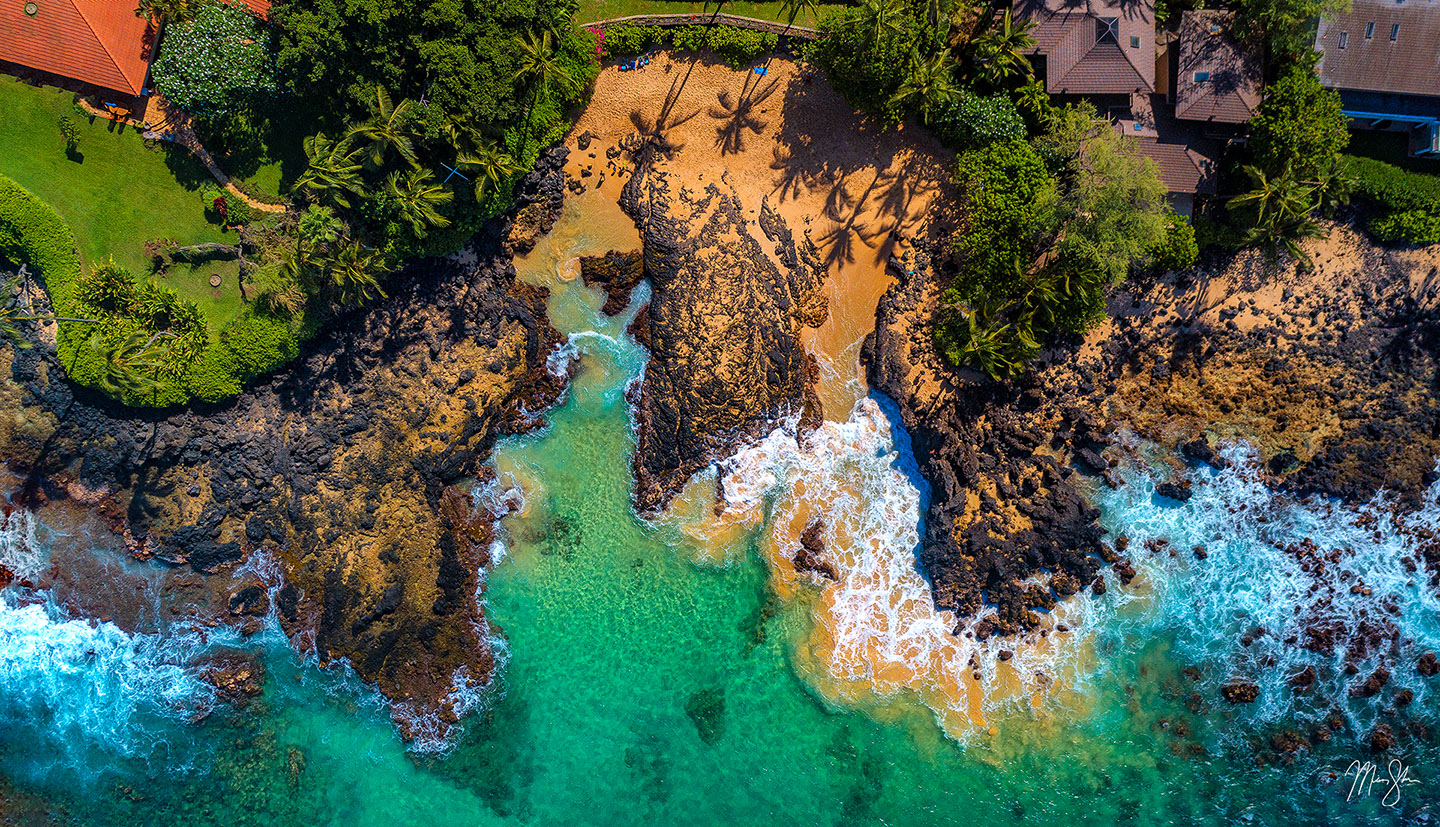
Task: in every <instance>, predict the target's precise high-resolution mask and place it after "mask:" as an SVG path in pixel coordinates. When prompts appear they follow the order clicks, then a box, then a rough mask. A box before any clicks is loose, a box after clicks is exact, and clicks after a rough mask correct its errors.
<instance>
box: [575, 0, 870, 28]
mask: <svg viewBox="0 0 1440 827" xmlns="http://www.w3.org/2000/svg"><path fill="white" fill-rule="evenodd" d="M837 8H841V6H840V5H824V6H821V7H820V13H819V15H812V14H810V13H808V12H804V13H801V14H800V15H799V16H798V17H796V18H795V25H797V26H813V25H815V21H816V20H817V19H818V17H822V16H824V15H825V13H826V12H828V11H830V10H831V9H837ZM714 11H715V6H714V4H709V5H707V4H705V3H695V2H686V0H580V10H579V11H577V12H576V13H575V19H576V20H577V21H579V22H581V23H589V22H591V21H595V20H609V19H610V18H612V17H629V16H630V15H632V14H707V13H713V12H714ZM721 11H723V12H724V13H725V14H737V15H740V16H741V17H758V18H760V19H762V20H778V21H779V22H781V23H786V22H789V13H788V12H785V11H784V10H783V9H782V7H781V5H780V4H779V3H747V2H735V3H726V4H725V7H724V8H723V9H721Z"/></svg>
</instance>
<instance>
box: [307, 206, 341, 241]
mask: <svg viewBox="0 0 1440 827" xmlns="http://www.w3.org/2000/svg"><path fill="white" fill-rule="evenodd" d="M295 233H296V237H297V238H298V239H299V240H301V241H303V242H304V243H306V244H309V245H310V246H311V247H314V246H317V245H320V244H329V243H331V242H333V241H336V240H337V239H339V238H340V236H342V235H344V234H345V222H343V221H341V220H340V219H339V218H338V217H337V216H336V215H335V211H334V210H333V209H331V208H330V207H327V206H325V205H323V204H311V205H310V206H309V207H308V208H306V210H305V212H303V213H300V218H299V220H298V221H296V222H295Z"/></svg>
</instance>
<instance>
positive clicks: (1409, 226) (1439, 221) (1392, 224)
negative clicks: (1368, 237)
mask: <svg viewBox="0 0 1440 827" xmlns="http://www.w3.org/2000/svg"><path fill="white" fill-rule="evenodd" d="M1370 232H1371V233H1373V234H1374V235H1375V237H1376V238H1378V239H1380V240H1381V241H1391V242H1400V243H1404V244H1440V212H1430V211H1428V210H1406V211H1404V212H1397V213H1391V214H1389V215H1385V216H1381V217H1379V218H1376V219H1374V220H1373V221H1371V222H1370Z"/></svg>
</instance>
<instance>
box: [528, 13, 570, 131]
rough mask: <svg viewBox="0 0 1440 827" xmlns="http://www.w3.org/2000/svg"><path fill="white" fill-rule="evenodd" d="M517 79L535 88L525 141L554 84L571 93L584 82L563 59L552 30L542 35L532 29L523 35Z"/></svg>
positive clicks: (566, 92)
mask: <svg viewBox="0 0 1440 827" xmlns="http://www.w3.org/2000/svg"><path fill="white" fill-rule="evenodd" d="M515 81H516V82H517V83H525V84H529V85H530V88H531V90H532V91H531V95H530V106H529V107H528V111H527V112H526V113H525V128H524V129H523V130H522V131H521V133H520V134H521V136H522V140H525V141H528V140H529V138H530V122H531V119H532V118H533V117H534V115H535V106H536V104H538V103H539V102H540V96H541V95H544V94H546V93H548V92H549V91H550V87H551V86H555V87H557V88H559V89H560V91H562V92H564V93H565V94H567V95H570V94H574V93H575V92H576V91H578V88H579V86H580V81H579V79H578V78H576V77H575V76H574V75H572V74H570V71H569V69H567V68H566V67H565V64H564V63H562V62H561V60H560V52H559V51H558V50H557V49H556V48H555V42H554V37H553V36H552V35H551V34H550V32H549V30H546V31H543V32H541V33H540V34H538V35H537V34H535V33H534V32H530V33H529V34H527V35H525V37H523V38H521V40H520V68H518V69H516V70H515Z"/></svg>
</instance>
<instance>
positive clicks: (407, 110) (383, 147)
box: [345, 86, 419, 169]
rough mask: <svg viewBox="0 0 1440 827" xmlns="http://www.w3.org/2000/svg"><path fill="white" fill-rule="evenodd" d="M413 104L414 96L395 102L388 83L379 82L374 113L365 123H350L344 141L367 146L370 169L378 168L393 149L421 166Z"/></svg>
mask: <svg viewBox="0 0 1440 827" xmlns="http://www.w3.org/2000/svg"><path fill="white" fill-rule="evenodd" d="M414 108H415V103H414V101H411V100H402V101H400V103H399V104H394V103H392V102H391V100H390V93H389V92H386V91H385V87H383V86H376V87H375V107H374V111H373V114H371V116H370V119H369V120H367V121H365V122H364V123H358V124H355V125H354V126H352V127H350V131H349V132H347V133H346V134H345V141H346V143H350V144H357V145H360V146H363V147H364V150H363V152H364V153H365V166H366V167H368V168H370V169H379V168H380V166H381V165H382V164H384V163H385V153H386V152H387V151H389V150H392V149H393V150H395V152H396V154H398V155H399V156H400V157H401V158H403V159H404V160H405V162H406V163H407V164H409V165H410V166H412V167H413V166H418V165H419V161H418V160H416V157H415V144H414V143H412V142H411V140H410V130H409V123H410V114H411V111H412V110H413V109H414Z"/></svg>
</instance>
